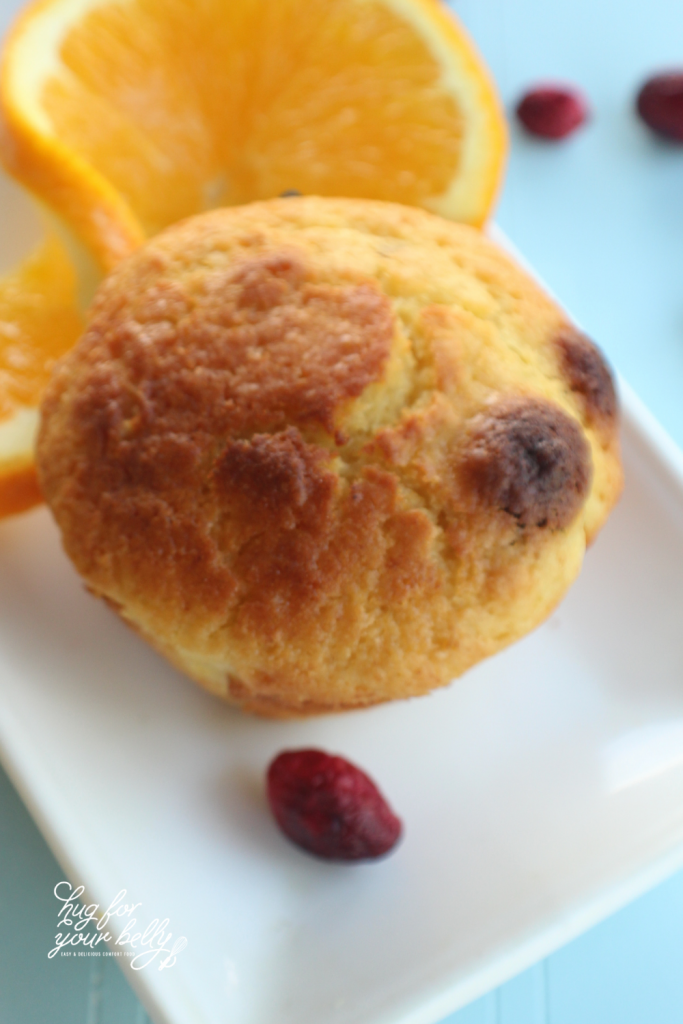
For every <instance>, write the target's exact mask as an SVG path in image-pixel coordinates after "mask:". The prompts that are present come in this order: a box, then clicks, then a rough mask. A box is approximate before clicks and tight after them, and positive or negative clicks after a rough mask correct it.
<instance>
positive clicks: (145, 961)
mask: <svg viewBox="0 0 683 1024" xmlns="http://www.w3.org/2000/svg"><path fill="white" fill-rule="evenodd" d="M84 892H85V886H83V885H79V886H77V887H75V888H74V887H73V886H72V885H71V884H70V883H69V882H66V881H63V882H58V883H57V885H56V886H55V888H54V894H55V896H56V897H57V900H58V901H59V904H60V907H59V911H58V913H57V933H56V935H55V945H54V946H53V947H52V949H51V950H50V952H49V953H48V954H47V955H48V959H49V960H51V959H52V958H53V957H56V956H126V957H130V958H131V960H130V966H131V967H132V969H133V970H134V971H141V970H143V969H144V968H145V967H149V965H150V964H156V966H157V968H158V970H160V971H163V970H164V968H166V967H173V965H174V964H175V962H176V959H177V956H178V954H179V953H180V952H182V950H183V949H185V947H186V946H187V939H186V938H185V936H184V935H179V936H178V937H177V938H174V937H173V933H172V932H171V931H170V929H169V920H168V918H167V917H166V918H164V919H163V921H160V920H159V919H158V918H154V920H153V921H150V922H149V924H148V925H147V926H146V927H145V928H144V929H143V928H142V926H141V925H140V926H138V925H137V919H136V918H135V917H134V916H133V915H134V913H135V911H137V910H138V908H140V907H141V906H142V904H141V903H128V902H126V895H127V890H126V889H121V891H120V892H119V893H117V895H116V896H115V897H114V899H113V900H112V901H111V903H110V904H109V906H108V907H107V908H106V910H100V905H99V903H90V904H88V905H86V904H85V902H84V901H83V894H84ZM110 926H111V929H112V930H109V929H110ZM115 935H116V936H117V937H115Z"/></svg>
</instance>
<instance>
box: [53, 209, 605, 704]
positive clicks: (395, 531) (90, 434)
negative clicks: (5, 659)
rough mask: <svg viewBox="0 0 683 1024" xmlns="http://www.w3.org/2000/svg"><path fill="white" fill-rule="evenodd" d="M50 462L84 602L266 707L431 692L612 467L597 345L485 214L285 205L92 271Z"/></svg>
mask: <svg viewBox="0 0 683 1024" xmlns="http://www.w3.org/2000/svg"><path fill="white" fill-rule="evenodd" d="M38 468H39V478H40V483H41V487H42V490H43V493H44V495H45V498H46V500H47V502H48V503H49V505H50V507H51V509H52V512H53V513H54V516H55V518H56V520H57V523H58V525H59V527H60V530H61V533H62V537H63V543H64V546H65V549H66V551H67V553H68V555H69V556H70V558H71V559H72V561H73V563H74V565H75V566H76V568H77V569H78V571H79V572H80V574H81V575H82V576H83V578H84V580H85V582H86V584H87V586H88V588H89V589H90V590H91V591H92V593H93V594H95V595H97V596H100V597H102V598H104V599H105V600H106V601H107V602H108V604H109V605H111V607H112V608H114V609H116V611H117V612H118V613H119V614H120V615H121V616H122V618H123V619H124V620H125V621H126V622H128V623H129V624H130V625H131V626H133V627H134V628H135V629H136V630H137V631H138V632H139V633H140V634H141V635H142V636H143V637H145V638H146V639H147V640H149V641H150V642H151V643H152V644H153V645H154V646H155V647H156V648H157V649H158V650H159V651H160V652H161V653H162V654H164V655H165V656H166V657H167V658H168V659H169V660H170V661H171V662H172V663H173V664H174V665H176V666H177V667H178V668H179V669H180V670H181V671H183V672H185V673H186V674H187V675H188V676H191V677H192V678H193V679H195V680H196V681H197V682H198V683H200V684H201V685H202V686H204V687H206V688H207V689H208V690H210V691H211V692H212V693H214V694H217V695H219V696H220V697H223V698H225V699H226V700H228V701H230V702H232V703H234V704H237V705H239V706H240V707H242V708H244V709H245V710H248V711H252V712H256V713H259V714H264V715H275V716H287V715H306V714H311V713H316V712H331V711H339V710H342V709H348V708H359V707H365V706H367V705H371V704H375V703H378V702H381V701H387V700H392V699H394V698H399V697H400V698H403V697H409V696H414V695H418V694H424V693H427V692H428V691H430V690H432V689H434V688H435V687H438V686H442V685H444V684H446V683H448V682H449V681H450V680H451V679H453V678H454V677H455V676H458V675H460V674H461V673H463V672H464V671H465V670H466V669H468V668H469V667H470V666H472V665H474V664H475V663H477V662H478V661H480V660H481V659H482V658H486V657H488V656H489V655H492V654H495V653H496V652H497V651H499V650H501V649H502V648H504V647H506V646H507V645H508V644H510V643H512V642H513V641H514V640H516V639H518V638H519V637H522V636H524V635H525V634H526V633H528V632H529V630H531V629H533V628H534V627H535V626H537V625H538V624H539V623H540V622H542V621H543V619H544V618H545V617H546V616H547V615H548V614H549V613H550V612H551V611H552V609H553V608H554V607H555V605H556V604H557V603H558V601H559V600H560V599H561V598H562V596H563V595H564V593H565V592H566V590H567V588H568V587H569V585H570V584H571V582H572V581H573V580H574V578H575V577H576V575H577V573H578V572H579V569H580V567H581V563H582V559H583V555H584V551H585V547H586V544H587V543H589V542H590V541H591V540H592V539H593V538H594V537H595V535H596V533H597V531H598V530H599V528H600V527H601V525H602V524H603V522H604V521H605V519H606V517H607V515H608V513H609V511H610V509H611V508H612V506H613V505H614V503H615V501H616V499H617V497H618V494H619V491H620V488H621V482H622V474H621V468H620V462H619V451H618V435H617V403H616V398H615V392H614V386H613V382H612V378H611V375H610V371H609V369H608V367H607V366H606V364H605V361H604V359H603V357H602V356H601V354H600V353H599V351H598V349H597V348H596V347H595V346H594V345H593V344H592V342H591V341H589V340H588V338H586V337H585V336H584V335H583V334H582V333H581V332H580V331H578V330H577V329H576V327H574V326H573V325H572V324H571V323H570V322H569V320H568V319H567V316H566V314H565V313H564V312H563V311H562V310H561V309H560V308H559V307H558V306H557V305H556V304H555V303H554V302H553V301H551V299H550V298H549V297H548V296H547V295H546V294H544V292H543V291H542V290H541V289H540V288H539V287H538V285H537V284H536V283H535V282H534V281H533V280H531V279H530V278H529V277H528V275H527V274H526V273H524V272H523V271H522V270H521V269H520V268H519V267H518V266H516V265H515V263H514V262H513V261H512V260H511V258H510V257H509V256H508V255H507V254H505V253H504V252H502V251H501V250H500V249H499V248H498V247H497V246H496V245H494V243H493V242H491V241H490V240H489V239H488V238H486V237H485V236H483V235H482V234H481V233H480V232H478V231H476V230H474V229H472V228H469V227H466V226H463V225H459V224H454V223H450V222H446V221H443V220H441V219H440V218H438V217H435V216H432V215H431V214H428V213H426V212H424V211H421V210H417V209H409V208H406V207H402V206H397V205H393V204H386V203H380V202H375V201H363V200H347V199H321V198H315V197H310V198H309V197H306V198H286V199H285V198H283V199H277V200H272V201H268V202H261V203H254V204H251V205H248V206H242V207H233V208H229V209H222V210H214V211H212V212H210V213H206V214H203V215H200V216H198V217H193V218H191V219H190V220H187V221H184V222H183V223H181V224H178V225H176V226H174V227H172V228H170V229H169V230H167V231H165V232H163V233H162V234H161V235H158V236H157V237H156V238H154V239H153V240H152V241H151V242H149V243H148V244H147V245H145V246H144V247H143V248H142V249H140V250H139V251H138V252H136V253H135V254H134V255H133V256H132V257H131V258H129V259H128V260H127V261H125V262H124V263H122V264H121V265H120V266H119V267H118V268H117V269H116V270H115V271H114V273H113V274H111V275H110V276H109V277H108V278H107V279H106V280H105V282H104V283H103V284H102V286H101V288H100V290H99V292H98V294H97V296H96V299H95V302H94V304H93V307H92V309H91V311H90V314H89V322H88V326H87V329H86V332H85V335H84V336H83V338H82V339H81V341H80V342H79V344H78V345H77V346H76V348H75V349H74V350H73V351H72V352H70V353H69V354H68V355H67V356H66V357H65V358H64V359H63V360H62V361H61V362H60V363H59V364H58V366H57V369H56V371H55V373H54V375H53V378H52V381H51V383H50V385H49V388H48V390H47V393H46V396H45V399H44V402H43V407H42V425H41V429H40V436H39V441H38Z"/></svg>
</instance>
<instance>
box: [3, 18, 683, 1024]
mask: <svg viewBox="0 0 683 1024" xmlns="http://www.w3.org/2000/svg"><path fill="white" fill-rule="evenodd" d="M226 2H227V0H226ZM15 6H16V0H0V29H1V28H3V27H4V25H5V24H6V23H7V21H8V18H9V14H10V12H11V10H12V9H13V8H14V7H15ZM453 7H454V9H455V10H456V11H457V12H458V13H459V14H460V16H461V17H462V18H463V20H464V21H465V23H466V24H467V25H468V27H469V28H470V31H471V33H472V35H473V36H474V38H475V39H476V41H477V42H478V44H479V46H480V48H481V50H482V51H483V53H484V55H485V56H486V58H487V60H488V61H489V64H490V66H491V67H492V69H493V72H494V75H495V77H496V79H497V80H498V83H499V86H500V89H501V92H502V94H503V97H504V100H505V102H506V104H507V105H508V107H509V108H510V107H511V106H512V105H513V103H514V101H515V99H516V98H517V96H518V95H519V93H520V91H521V90H522V89H523V88H524V87H526V86H527V85H528V84H529V83H533V82H535V81H537V80H539V79H549V78H551V79H558V78H559V79H565V80H568V81H570V82H575V83H577V84H579V85H580V86H581V87H582V88H583V89H584V91H585V92H586V93H587V95H588V97H589V99H590V101H591V104H592V108H593V117H592V120H591V123H590V124H589V125H588V126H587V127H586V128H585V129H584V130H582V131H581V132H580V133H579V134H577V135H576V136H575V137H574V138H572V139H570V140H567V141H566V142H564V143H561V144H557V145H553V144H547V143H542V142H538V141H534V140H531V139H528V138H525V137H524V136H523V135H522V134H521V133H520V132H518V131H517V130H515V129H514V128H513V138H512V152H511V158H510V165H509V173H508V179H507V184H506V188H505V191H504V194H503V197H502V200H501V203H500V207H499V213H498V220H499V222H500V224H501V225H502V227H503V228H504V230H505V231H506V232H507V233H508V234H509V236H510V237H511V238H512V239H513V240H514V242H515V243H516V244H517V245H518V246H519V248H520V249H521V251H522V252H523V253H524V254H525V255H526V257H527V258H528V259H529V260H530V262H531V263H532V264H533V265H534V266H535V267H536V268H537V270H538V271H539V273H540V274H541V275H542V276H543V277H544V278H545V280H546V281H547V282H548V284H549V285H550V287H551V288H552V289H553V290H554V291H555V292H556V294H557V295H558V296H560V297H561V299H562V300H563V302H564V303H565V304H566V305H567V307H568V308H569V309H570V310H571V311H572V312H573V314H574V316H575V317H576V318H577V319H578V320H580V322H581V323H582V324H583V325H584V327H585V328H586V329H587V330H588V331H589V332H590V333H591V334H592V335H593V336H594V337H595V338H596V339H597V340H598V341H599V343H600V344H601V345H602V346H603V348H604V349H605V350H606V351H607V353H608V355H609V356H610V358H611V360H612V362H613V363H614V364H615V365H616V366H617V367H618V368H619V370H620V371H621V372H622V373H623V375H624V376H625V377H626V379H627V380H628V381H629V382H630V383H631V384H632V385H633V386H634V387H635V388H636V390H637V391H638V392H639V393H640V395H641V397H642V398H644V400H645V401H646V402H647V404H648V405H649V406H650V407H651V408H652V409H653V410H654V412H655V413H656V415H657V416H658V417H659V419H660V420H661V421H662V422H663V423H664V425H665V426H666V428H667V429H668V430H669V432H670V433H671V434H672V435H673V437H674V438H675V439H676V440H677V441H678V443H679V444H681V445H683V401H681V393H682V390H683V146H680V147H677V146H673V145H667V144H665V143H663V142H659V141H658V140H655V139H653V138H652V137H651V136H649V135H648V133H647V132H646V131H645V130H644V129H643V128H642V126H641V125H640V124H639V123H638V122H637V120H636V118H635V117H634V115H633V112H632V107H633V97H634V94H635V92H636V90H637V88H638V86H639V84H640V82H641V80H642V79H643V78H644V77H646V76H647V75H648V74H650V73H652V72H653V71H657V70H660V69H662V68H664V69H666V68H670V67H683V0H650V2H649V3H647V4H645V3H643V2H642V0H641V2H639V3H636V2H634V0H622V2H617V0H514V2H510V0H454V2H453ZM682 568H683V567H682ZM682 684H683V680H682ZM62 875H63V873H62V871H61V869H60V868H59V867H58V865H57V864H56V862H55V860H54V858H53V857H52V855H51V854H50V852H49V851H48V849H47V847H46V846H45V843H44V842H43V840H42V838H41V836H40V835H39V833H38V832H37V830H36V828H35V826H34V825H33V823H32V821H31V819H30V818H29V816H28V814H27V812H26V811H25V809H24V807H23V805H22V804H21V801H20V800H19V798H18V797H17V795H16V793H15V792H14V790H13V788H12V786H11V784H10V783H9V781H8V780H7V778H6V776H4V774H2V773H1V772H0V1024H146V1022H147V1020H148V1018H147V1017H146V1015H145V1013H144V1011H143V1009H142V1007H141V1006H140V1005H139V1003H138V1001H137V999H136V998H135V996H134V995H133V994H132V992H131V991H130V989H129V988H128V986H127V984H126V982H125V980H124V978H123V975H122V974H121V973H120V972H119V969H118V967H117V965H116V964H115V962H114V961H110V960H98V959H94V958H93V959H92V960H87V959H83V960H78V959H76V960H70V961H69V962H68V963H64V962H61V963H60V962H59V961H48V960H47V958H46V950H47V949H49V948H50V940H51V939H52V937H53V935H54V921H55V913H54V897H53V895H52V888H53V886H54V885H55V883H56V882H57V881H59V880H60V879H61V878H62ZM682 964H683V874H679V875H677V876H675V877H674V878H672V879H671V880H669V881H668V882H666V883H665V884H663V885H661V886H659V888H657V889H656V890H655V891H654V892H652V893H650V894H649V895H647V896H645V897H642V898H641V899H639V900H637V901H636V902H635V903H633V904H632V905H631V906H629V907H627V908H626V909H624V910H622V911H621V912H620V913H618V914H616V915H614V916H613V917H612V918H610V919H609V920H608V921H606V922H605V923H603V924H601V925H599V926H598V927H596V928H594V929H593V930H592V931H590V932H589V933H588V934H587V935H585V936H583V937H582V938H580V939H578V940H576V941H575V942H572V943H571V944H569V945H568V946H566V947H565V948H564V949H562V950H560V951H559V952H557V953H555V954H553V955H552V956H550V957H549V958H548V959H547V960H545V961H544V962H543V963H540V964H538V965H536V966H535V967H533V968H532V969H531V970H529V971H526V972H525V973H524V974H522V975H520V976H519V977H518V978H515V979H513V980H512V981H510V982H508V983H507V984H506V985H503V986H502V987H501V988H499V989H498V990H497V991H495V992H492V993H490V994H488V995H487V996H485V997H483V998H482V999H480V1000H478V1001H477V1002H476V1003H473V1004H472V1005H471V1006H469V1007H466V1008H465V1009H463V1010H460V1011H459V1012H458V1013H456V1014H454V1015H452V1016H451V1017H450V1018H449V1019H448V1022H447V1024H676V1022H679V1021H683V971H682V970H681V965H682ZM273 1024H276V1022H273ZM321 1024H324V1022H321ZM444 1024H446V1022H444Z"/></svg>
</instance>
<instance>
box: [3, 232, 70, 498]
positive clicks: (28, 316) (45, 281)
mask: <svg viewBox="0 0 683 1024" xmlns="http://www.w3.org/2000/svg"><path fill="white" fill-rule="evenodd" d="M81 329H82V318H81V315H80V313H79V312H78V309H77V305H76V273H75V271H74V268H73V265H72V263H71V261H70V259H69V257H68V255H67V252H66V250H65V248H64V246H63V244H62V243H61V242H60V241H59V240H58V239H57V238H56V237H54V236H48V237H47V238H46V239H45V241H44V242H42V243H41V244H40V245H39V246H38V247H37V248H36V249H35V250H34V251H33V253H32V254H31V255H29V256H28V257H27V258H26V259H25V260H24V261H23V262H22V263H21V264H20V265H19V266H18V267H17V268H16V269H15V270H13V271H12V272H11V273H9V274H6V275H5V276H4V277H0V516H5V515H11V514H12V513H14V512H22V511H23V510H24V509H27V508H30V507H31V506H32V505H35V504H36V503H37V502H39V501H41V500H42V499H41V496H40V492H39V490H38V485H37V483H36V477H35V472H34V467H33V447H34V440H35V435H36V430H37V428H38V403H39V401H40V398H41V396H42V393H43V389H44V388H45V385H46V383H47V380H48V377H49V375H50V371H51V369H52V366H53V365H54V362H55V360H56V359H57V358H58V357H59V356H60V355H62V353H63V352H66V350H67V349H69V348H70V347H71V346H72V345H73V344H74V342H75V341H76V339H77V338H78V336H79V334H80V332H81Z"/></svg>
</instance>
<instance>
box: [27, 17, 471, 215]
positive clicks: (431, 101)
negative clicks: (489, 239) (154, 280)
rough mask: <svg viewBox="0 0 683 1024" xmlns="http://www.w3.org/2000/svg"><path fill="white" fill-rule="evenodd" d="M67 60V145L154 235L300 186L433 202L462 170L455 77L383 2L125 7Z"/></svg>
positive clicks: (55, 116)
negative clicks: (450, 80)
mask: <svg viewBox="0 0 683 1024" xmlns="http://www.w3.org/2000/svg"><path fill="white" fill-rule="evenodd" d="M425 6H427V4H425ZM60 56H61V59H62V61H63V63H64V65H65V66H66V69H67V70H66V71H65V72H61V71H60V72H59V73H58V74H57V75H54V76H53V77H52V78H50V79H48V80H47V82H46V84H45V86H44V91H43V97H42V99H43V104H44V108H45V110H46V112H47V113H48V115H49V117H50V118H51V120H52V122H53V123H54V126H55V134H56V136H57V137H58V138H60V139H61V140H63V141H64V142H65V143H66V144H67V145H68V146H70V147H71V148H72V149H73V150H75V151H76V152H78V153H80V154H82V155H83V156H84V157H85V158H86V159H87V160H88V161H89V162H90V163H91V164H92V165H93V166H94V167H95V168H96V169H97V170H98V171H99V172H100V173H101V174H102V175H103V176H104V177H105V178H107V179H108V180H109V181H111V182H112V184H113V185H114V186H115V187H116V188H117V189H118V190H119V191H120V192H121V193H122V195H123V196H124V197H125V198H126V199H127V201H128V202H129V204H130V206H131V207H132V209H133V211H134V212H135V214H136V215H137V217H138V218H139V220H140V222H141V223H142V225H143V227H144V229H145V231H146V233H147V234H153V233H154V232H156V231H158V230H160V229H161V228H163V227H165V226H166V225H168V224H171V223H173V222H174V221H176V220H178V219H180V218H181V217H184V216H187V215H190V214H192V213H196V212H199V211H201V210H204V209H207V208H210V207H213V206H219V205H229V204H232V203H242V202H246V201H249V200H253V199H261V198H268V197H270V196H273V195H277V194H279V193H280V192H282V191H284V190H285V189H290V188H295V189H298V190H299V191H301V192H303V193H309V194H318V195H346V196H366V197H368V198H375V199H391V200H393V201H397V202H403V203H407V204H411V205H424V203H425V201H426V200H429V198H430V197H434V196H438V195H440V194H441V193H443V192H444V191H445V190H447V188H448V186H449V184H450V182H451V181H452V180H453V178H454V176H455V175H456V174H457V168H458V161H459V153H460V141H461V135H462V114H461V112H460V111H459V109H458V107H457V105H456V102H455V100H454V99H453V97H452V96H451V95H450V94H448V93H447V92H446V91H445V90H444V89H442V88H441V86H440V84H439V82H440V77H441V74H442V71H441V68H440V66H439V64H438V63H437V61H436V60H435V59H434V57H433V56H432V54H431V53H430V52H429V50H428V47H427V45H426V44H425V42H424V41H422V40H421V39H420V38H419V37H418V36H417V34H416V33H415V31H414V30H413V29H411V28H410V26H409V25H408V24H407V23H406V22H404V21H403V20H402V19H401V18H399V17H398V16H397V14H395V13H394V12H393V11H391V10H390V9H389V8H388V7H387V6H384V5H383V4H381V3H378V2H375V0H364V2H358V3H353V4H350V3H349V0H325V2H324V3H321V4H312V3H310V0H277V2H273V0H243V2H240V3H237V2H231V3H226V2H225V0H194V2H192V3H189V2H188V0H127V2H126V3H120V4H119V3H116V4H106V5H103V6H99V7H95V8H94V9H92V10H91V11H90V12H88V13H87V14H86V15H85V16H84V17H83V18H82V19H81V20H80V21H79V22H78V23H77V24H76V25H74V26H73V27H72V28H70V29H69V30H68V32H67V35H66V38H65V40H64V42H63V44H62V48H61V53H60Z"/></svg>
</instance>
